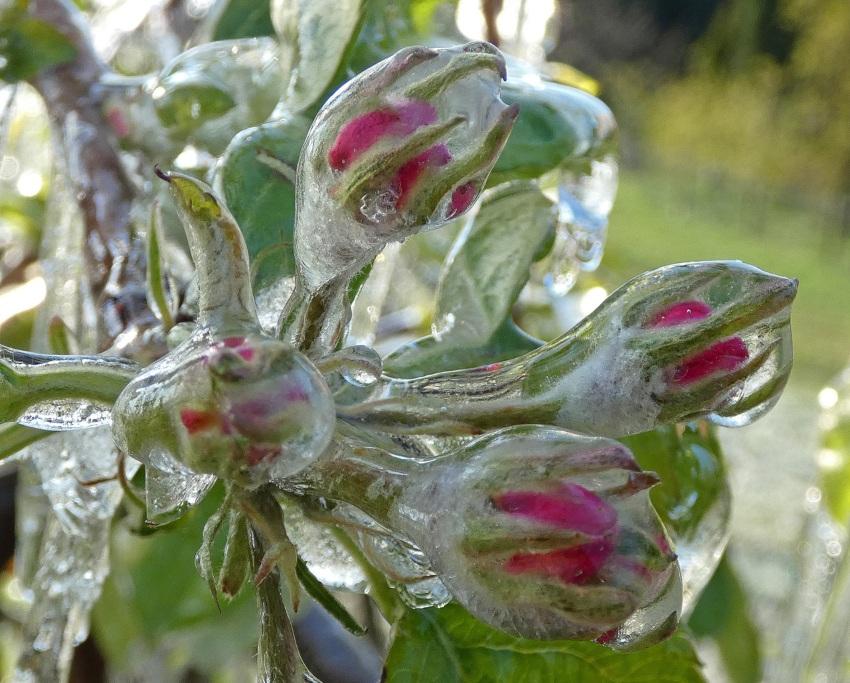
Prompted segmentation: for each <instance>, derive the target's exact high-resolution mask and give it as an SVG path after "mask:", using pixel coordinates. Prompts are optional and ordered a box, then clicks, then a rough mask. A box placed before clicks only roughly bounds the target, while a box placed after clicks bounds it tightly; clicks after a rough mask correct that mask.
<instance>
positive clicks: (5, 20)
mask: <svg viewBox="0 0 850 683" xmlns="http://www.w3.org/2000/svg"><path fill="white" fill-rule="evenodd" d="M76 54H77V49H76V48H75V47H74V45H73V44H72V43H71V41H69V40H68V38H66V37H65V35H64V34H62V33H60V32H59V31H58V30H57V29H56V28H54V27H53V26H51V25H50V24H48V23H47V22H45V21H41V20H40V19H33V18H31V17H27V16H22V15H21V13H20V9H18V8H15V9H13V10H10V11H9V12H7V13H5V15H4V16H3V17H2V19H0V80H3V81H6V82H7V83H16V82H18V81H23V80H26V79H29V78H32V77H33V76H35V75H36V74H37V73H38V72H39V71H41V70H42V69H47V68H49V67H51V66H56V65H58V64H64V63H66V62H70V61H71V60H72V59H74V57H75V56H76Z"/></svg>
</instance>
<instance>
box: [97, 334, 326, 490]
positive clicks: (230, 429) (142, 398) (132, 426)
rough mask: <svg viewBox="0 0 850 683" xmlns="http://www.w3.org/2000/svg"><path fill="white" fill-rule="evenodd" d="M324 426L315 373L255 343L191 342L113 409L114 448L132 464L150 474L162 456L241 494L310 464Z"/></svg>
mask: <svg viewBox="0 0 850 683" xmlns="http://www.w3.org/2000/svg"><path fill="white" fill-rule="evenodd" d="M333 425H334V408H333V400H332V397H331V394H330V391H329V390H328V388H327V385H326V384H325V382H324V380H323V379H322V377H321V375H320V374H319V372H318V370H316V368H315V367H314V366H313V365H312V363H310V361H308V360H307V359H306V358H305V357H304V356H303V355H301V354H300V353H298V352H297V351H294V350H292V349H291V348H290V347H288V346H287V345H285V344H283V343H281V342H278V341H276V340H272V339H268V338H265V337H262V336H260V335H255V336H247V337H244V336H238V337H226V338H224V339H218V340H210V339H207V338H205V337H204V335H203V333H199V334H196V335H195V336H193V337H192V338H190V339H189V340H187V341H186V342H184V343H183V344H182V345H181V346H180V347H178V348H177V349H175V350H174V351H172V352H171V353H170V354H169V355H168V356H166V357H165V358H163V359H162V360H160V361H158V362H156V363H154V364H153V365H151V366H149V367H148V368H146V369H145V371H144V372H143V373H141V374H140V375H139V376H138V377H137V378H136V379H134V380H133V381H132V382H131V383H130V384H129V385H128V386H127V388H126V389H125V390H124V391H123V392H122V393H121V395H120V396H119V397H118V400H117V401H116V403H115V406H114V408H113V431H114V434H115V440H116V444H117V445H118V447H119V448H120V449H121V450H123V451H124V452H126V453H128V454H129V455H130V456H131V457H133V458H136V459H138V460H140V461H141V462H143V463H145V464H153V465H154V466H155V467H156V466H157V465H156V462H155V459H156V458H157V457H162V454H163V453H164V454H167V455H168V456H170V457H171V458H173V459H174V460H175V461H177V462H178V463H181V464H182V465H184V466H185V467H186V468H188V469H189V470H190V471H191V472H193V473H195V474H210V475H216V476H219V477H223V478H225V479H227V480H229V481H236V482H240V483H241V484H243V485H245V486H248V487H254V486H258V485H260V484H265V483H269V482H271V481H274V480H275V479H277V478H280V477H285V476H287V475H290V474H292V473H294V472H297V471H298V470H300V469H301V468H303V467H305V466H306V465H307V464H309V463H310V462H312V461H313V460H314V459H315V458H317V457H318V456H319V455H320V454H321V453H322V451H323V450H324V449H325V448H326V447H327V445H328V444H329V443H330V439H331V435H332V433H333ZM160 469H163V468H160Z"/></svg>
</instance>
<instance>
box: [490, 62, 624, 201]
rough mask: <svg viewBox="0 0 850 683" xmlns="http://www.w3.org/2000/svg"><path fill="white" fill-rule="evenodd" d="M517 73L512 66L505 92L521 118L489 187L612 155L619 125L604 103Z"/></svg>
mask: <svg viewBox="0 0 850 683" xmlns="http://www.w3.org/2000/svg"><path fill="white" fill-rule="evenodd" d="M515 72H516V66H515V65H514V64H508V75H509V76H510V78H509V79H508V81H507V83H506V84H505V86H504V87H503V90H502V92H503V95H504V100H505V102H508V103H509V104H516V105H518V106H519V111H520V114H519V117H518V118H517V122H516V125H515V126H514V130H513V132H512V133H511V137H510V138H509V139H508V144H507V145H505V149H504V151H503V152H502V156H501V157H499V161H498V162H496V166H495V167H494V168H493V172H492V173H491V174H490V180H489V184H490V185H496V184H499V183H503V182H505V181H506V180H512V179H515V178H539V177H540V176H542V175H543V174H545V173H547V172H548V171H551V170H552V169H554V168H558V167H561V166H568V167H570V168H572V169H576V168H578V167H579V165H580V164H582V163H584V164H588V163H589V160H590V159H592V158H597V157H599V156H601V155H603V154H604V153H605V152H606V151H609V152H610V151H611V150H612V149H613V147H614V144H615V142H616V141H615V138H616V131H617V124H616V122H615V120H614V116H613V114H611V110H610V109H608V107H607V106H606V105H605V104H604V103H603V102H602V101H601V100H599V99H597V98H595V97H594V96H593V95H590V94H589V93H586V92H584V91H582V90H578V89H577V88H571V87H569V86H566V85H559V84H557V83H548V82H545V81H542V80H541V79H540V77H539V76H532V77H521V78H515V77H514V76H515Z"/></svg>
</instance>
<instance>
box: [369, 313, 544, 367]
mask: <svg viewBox="0 0 850 683" xmlns="http://www.w3.org/2000/svg"><path fill="white" fill-rule="evenodd" d="M541 343H542V342H540V341H538V340H537V339H534V338H533V337H530V336H529V335H527V334H526V333H525V332H523V331H522V330H521V329H520V328H519V327H517V325H516V323H514V321H513V320H510V319H507V318H506V319H505V320H504V322H503V323H502V324H501V325H500V326H499V327H498V328H497V329H496V331H495V332H494V333H493V334H492V335H491V336H490V338H489V339H487V340H485V341H484V342H483V343H481V344H470V345H468V346H467V345H454V344H452V343H451V342H450V341H448V342H447V341H437V339H436V338H435V337H434V336H433V335H430V334H429V335H428V336H426V337H422V338H421V339H417V340H415V341H412V342H410V343H408V344H405V345H404V346H402V347H400V348H399V349H397V350H395V351H393V352H392V353H391V354H390V355H389V356H387V357H386V358H385V359H384V372H385V373H386V374H388V375H390V376H392V377H421V376H423V375H430V374H432V373H434V372H443V371H445V370H459V369H460V368H476V367H479V366H482V365H487V364H488V363H498V362H501V361H504V360H508V359H509V358H516V357H517V356H520V355H522V354H524V353H527V352H528V351H531V350H533V349H536V348H537V347H538V346H540V344H541Z"/></svg>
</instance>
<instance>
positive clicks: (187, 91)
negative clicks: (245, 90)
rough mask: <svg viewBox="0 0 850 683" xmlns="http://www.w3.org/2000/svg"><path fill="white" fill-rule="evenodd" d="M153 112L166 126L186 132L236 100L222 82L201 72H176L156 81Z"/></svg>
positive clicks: (213, 117)
mask: <svg viewBox="0 0 850 683" xmlns="http://www.w3.org/2000/svg"><path fill="white" fill-rule="evenodd" d="M159 87H160V88H162V94H161V95H160V96H159V97H157V98H156V99H154V105H155V107H156V114H157V116H158V117H159V120H160V122H161V123H162V125H163V126H165V127H166V128H171V129H173V130H174V131H175V132H176V133H182V134H187V133H190V132H191V131H193V130H194V129H195V128H197V127H198V126H200V125H202V124H203V123H205V122H207V121H211V120H213V119H217V118H219V117H220V116H221V115H222V114H225V113H226V112H228V111H230V110H231V109H233V107H234V106H236V102H235V100H234V99H233V97H232V96H231V94H230V93H229V92H227V88H226V86H225V85H224V84H222V83H218V82H217V81H216V80H215V79H213V78H211V77H210V76H208V75H206V74H203V73H200V72H187V71H178V72H176V73H174V74H171V75H169V76H166V77H165V78H162V79H161V80H160V81H159Z"/></svg>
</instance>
